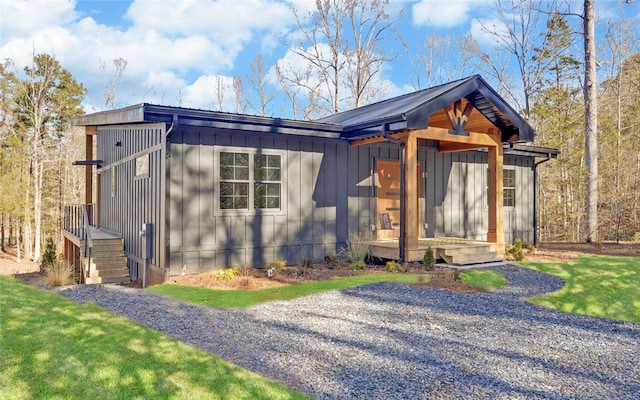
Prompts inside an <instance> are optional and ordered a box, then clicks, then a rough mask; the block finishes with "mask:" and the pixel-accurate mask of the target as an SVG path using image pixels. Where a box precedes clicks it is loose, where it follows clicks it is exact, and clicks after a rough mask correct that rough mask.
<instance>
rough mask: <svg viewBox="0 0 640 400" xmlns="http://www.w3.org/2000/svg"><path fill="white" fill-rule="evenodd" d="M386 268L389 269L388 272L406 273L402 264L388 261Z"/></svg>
mask: <svg viewBox="0 0 640 400" xmlns="http://www.w3.org/2000/svg"><path fill="white" fill-rule="evenodd" d="M385 268H386V269H387V271H388V272H404V271H405V270H404V267H403V266H402V264H398V263H397V262H395V261H393V260H391V261H387V264H386V266H385Z"/></svg>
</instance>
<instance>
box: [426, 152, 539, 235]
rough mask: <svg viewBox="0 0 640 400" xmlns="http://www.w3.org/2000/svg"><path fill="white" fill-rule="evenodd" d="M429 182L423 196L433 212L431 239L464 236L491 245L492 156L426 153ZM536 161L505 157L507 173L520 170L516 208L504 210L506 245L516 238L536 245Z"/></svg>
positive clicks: (430, 213) (429, 215) (429, 216)
mask: <svg viewBox="0 0 640 400" xmlns="http://www.w3.org/2000/svg"><path fill="white" fill-rule="evenodd" d="M420 154H421V157H425V158H426V159H425V158H422V162H423V163H424V164H426V168H427V177H426V179H424V184H425V185H426V187H425V190H424V191H423V194H424V196H426V199H423V202H424V203H426V205H427V207H426V208H425V209H424V210H423V211H422V218H423V222H427V223H428V224H429V225H428V230H427V236H428V237H445V236H446V237H460V238H468V239H475V240H486V238H487V230H488V220H489V218H488V198H487V154H486V153H484V152H476V151H469V152H460V153H438V151H437V150H436V149H435V148H431V147H426V148H422V149H421V152H420ZM532 166H533V160H532V159H529V158H525V157H512V156H509V155H508V154H506V155H505V158H504V168H505V169H515V171H516V185H517V186H516V205H515V207H505V208H504V229H505V242H506V243H512V242H513V241H514V240H515V238H516V236H519V237H520V238H521V239H523V240H525V241H529V242H533V213H534V205H533V170H532Z"/></svg>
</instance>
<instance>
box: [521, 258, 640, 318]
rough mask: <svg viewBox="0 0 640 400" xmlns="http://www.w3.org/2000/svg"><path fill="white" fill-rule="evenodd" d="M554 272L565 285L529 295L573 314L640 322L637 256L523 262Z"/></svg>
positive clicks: (544, 270)
mask: <svg viewBox="0 0 640 400" xmlns="http://www.w3.org/2000/svg"><path fill="white" fill-rule="evenodd" d="M522 265H523V266H525V267H527V268H531V269H535V270H537V271H541V272H545V273H548V274H551V275H555V276H557V277H559V278H561V279H562V280H564V282H565V286H564V287H563V288H562V289H561V290H559V291H557V292H554V293H550V294H547V295H544V296H540V297H536V298H533V299H531V301H532V302H533V303H535V304H539V305H542V306H545V307H549V308H553V309H555V310H561V311H566V312H571V313H576V314H584V315H591V316H596V317H606V318H613V319H619V320H624V321H632V322H640V290H639V288H640V257H611V256H609V257H605V256H592V255H582V256H581V257H580V260H579V261H578V262H573V263H522Z"/></svg>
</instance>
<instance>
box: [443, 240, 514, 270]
mask: <svg viewBox="0 0 640 400" xmlns="http://www.w3.org/2000/svg"><path fill="white" fill-rule="evenodd" d="M438 255H439V256H440V257H441V258H442V259H443V260H444V261H445V262H446V263H447V264H449V265H469V264H484V263H492V262H498V261H503V259H502V258H501V257H500V256H499V255H498V253H497V252H496V251H495V250H492V249H491V245H490V244H483V243H474V244H464V245H455V244H452V245H441V246H438Z"/></svg>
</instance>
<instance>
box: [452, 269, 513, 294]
mask: <svg viewBox="0 0 640 400" xmlns="http://www.w3.org/2000/svg"><path fill="white" fill-rule="evenodd" d="M460 279H461V280H462V282H464V283H466V284H467V285H471V286H477V287H481V288H483V289H485V290H489V291H491V290H496V289H500V288H501V287H504V286H505V285H506V284H507V278H506V277H505V276H504V275H502V274H501V273H500V272H498V271H492V270H488V269H487V270H481V269H475V270H470V271H465V272H463V273H462V274H461V275H460Z"/></svg>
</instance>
